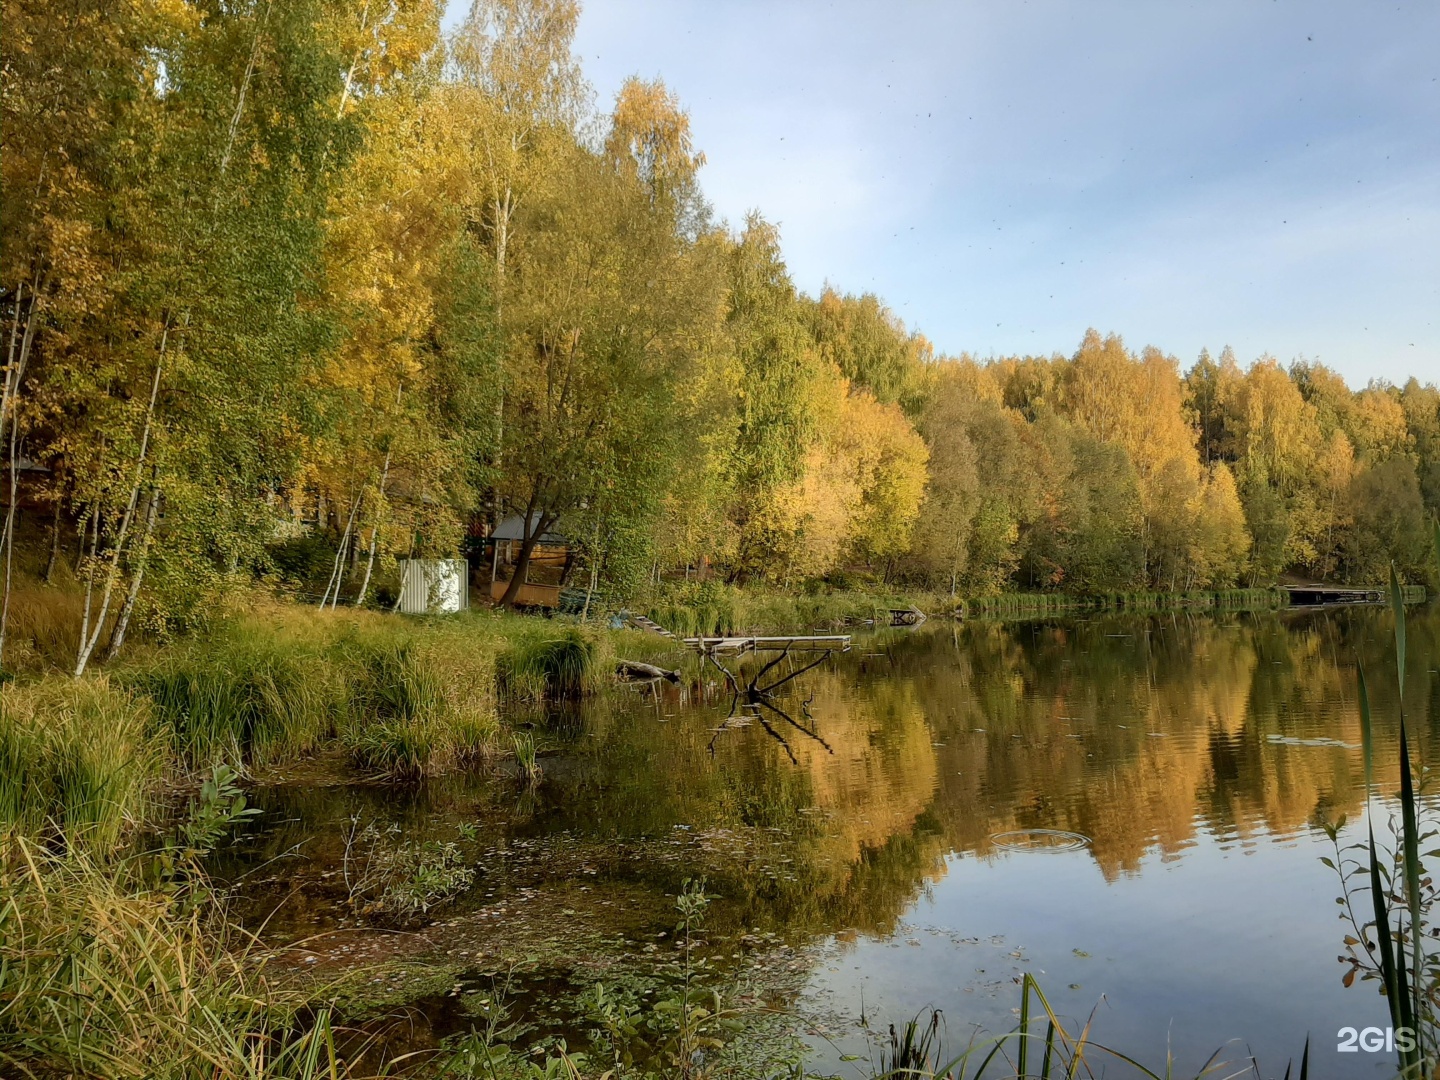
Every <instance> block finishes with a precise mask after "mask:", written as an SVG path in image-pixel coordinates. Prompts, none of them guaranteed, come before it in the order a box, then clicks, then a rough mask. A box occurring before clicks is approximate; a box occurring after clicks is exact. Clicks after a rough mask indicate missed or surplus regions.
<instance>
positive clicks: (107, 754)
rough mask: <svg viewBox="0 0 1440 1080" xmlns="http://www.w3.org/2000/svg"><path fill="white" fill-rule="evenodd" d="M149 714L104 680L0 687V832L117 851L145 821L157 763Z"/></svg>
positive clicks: (142, 702)
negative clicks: (127, 837) (127, 836)
mask: <svg viewBox="0 0 1440 1080" xmlns="http://www.w3.org/2000/svg"><path fill="white" fill-rule="evenodd" d="M150 715H151V710H150V706H149V702H148V701H146V700H145V699H144V698H141V697H137V696H136V695H134V694H133V693H130V692H128V691H126V690H124V689H122V688H119V687H117V686H115V685H113V684H112V683H111V682H110V681H109V680H108V679H105V678H95V679H85V680H71V679H64V680H59V679H44V680H40V681H37V682H32V683H23V684H17V683H10V684H7V685H6V686H4V687H3V688H0V836H6V837H9V838H11V839H14V838H20V837H29V838H31V839H43V840H44V841H45V842H47V843H49V844H53V845H56V846H59V847H71V848H79V849H82V850H85V851H90V852H102V853H103V852H108V851H111V850H114V849H115V848H116V847H118V846H119V844H120V843H121V842H122V840H123V839H124V837H125V836H126V835H127V834H128V833H129V832H130V831H131V830H132V829H133V828H134V827H135V826H136V825H138V824H139V823H141V822H142V821H143V820H144V817H145V810H146V804H147V797H148V792H149V790H150V788H151V786H152V784H153V782H154V781H155V779H156V778H157V777H158V775H159V772H160V769H161V766H162V758H161V755H160V753H159V752H158V750H159V748H158V747H157V746H156V745H155V742H154V739H153V737H152V736H150V735H149V733H148V730H147V729H148V728H149V726H150Z"/></svg>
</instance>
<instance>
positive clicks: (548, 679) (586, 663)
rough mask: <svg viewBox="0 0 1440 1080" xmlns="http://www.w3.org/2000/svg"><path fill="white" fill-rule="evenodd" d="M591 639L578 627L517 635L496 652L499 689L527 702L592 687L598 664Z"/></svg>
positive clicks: (570, 694)
mask: <svg viewBox="0 0 1440 1080" xmlns="http://www.w3.org/2000/svg"><path fill="white" fill-rule="evenodd" d="M596 653H597V649H596V645H595V641H594V639H593V638H591V637H590V636H589V635H587V634H586V633H585V631H583V630H581V629H580V628H579V627H574V626H572V627H567V628H565V629H563V630H560V631H559V632H558V633H557V632H555V631H554V630H552V629H550V628H544V629H543V630H542V632H541V633H536V634H530V635H526V636H523V637H520V638H519V639H518V640H516V641H515V642H514V643H513V644H511V646H510V647H509V648H508V649H506V650H505V651H504V652H503V653H501V654H500V657H499V662H498V666H497V675H498V681H499V685H500V687H501V689H502V690H503V691H504V692H505V693H506V694H508V695H510V696H511V697H514V698H519V699H522V700H530V701H541V700H546V699H550V700H554V699H557V698H573V697H579V696H580V695H581V694H584V693H586V692H588V691H591V690H593V689H595V688H596V686H597V684H598V681H599V676H600V667H599V665H597V664H596V659H597V656H596Z"/></svg>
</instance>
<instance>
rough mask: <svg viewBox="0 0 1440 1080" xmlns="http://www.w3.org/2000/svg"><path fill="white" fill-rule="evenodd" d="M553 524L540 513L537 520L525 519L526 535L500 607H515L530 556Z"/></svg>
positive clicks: (548, 516)
mask: <svg viewBox="0 0 1440 1080" xmlns="http://www.w3.org/2000/svg"><path fill="white" fill-rule="evenodd" d="M532 521H533V522H534V525H533V529H534V531H533V532H532V531H531V529H532V524H531V523H532ZM554 523H555V519H554V518H553V517H551V516H550V515H548V514H543V513H542V514H541V515H540V516H539V517H538V518H532V517H530V516H527V517H526V519H525V533H526V535H525V538H524V539H523V540H522V541H521V542H520V555H519V557H518V558H516V560H515V569H514V570H513V571H512V572H511V575H510V584H509V585H507V586H505V595H504V596H502V597H500V606H501V607H514V606H515V598H516V597H517V596H519V595H520V586H521V585H523V584H525V575H526V574H527V573H528V572H529V570H530V556H531V554H533V553H534V551H535V548H536V546H537V545H538V544H539V543H540V537H542V536H544V535H545V532H546V530H548V529H549V528H550V526H551V525H553V524H554Z"/></svg>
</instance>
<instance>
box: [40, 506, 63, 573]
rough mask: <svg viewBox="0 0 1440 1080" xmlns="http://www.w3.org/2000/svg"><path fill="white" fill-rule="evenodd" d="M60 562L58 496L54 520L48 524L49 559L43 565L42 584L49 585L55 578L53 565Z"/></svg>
mask: <svg viewBox="0 0 1440 1080" xmlns="http://www.w3.org/2000/svg"><path fill="white" fill-rule="evenodd" d="M59 561H60V495H59V493H58V492H57V493H56V495H55V519H54V521H52V522H51V523H50V559H49V561H47V562H46V563H45V575H44V576H43V577H42V578H41V579H40V581H41V583H42V584H45V585H49V584H50V582H51V580H52V579H53V578H54V576H55V564H56V563H57V562H59Z"/></svg>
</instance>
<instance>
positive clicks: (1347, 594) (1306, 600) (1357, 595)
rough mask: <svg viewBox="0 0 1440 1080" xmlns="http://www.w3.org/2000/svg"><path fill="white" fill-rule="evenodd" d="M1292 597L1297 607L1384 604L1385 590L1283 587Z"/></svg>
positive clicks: (1309, 586)
mask: <svg viewBox="0 0 1440 1080" xmlns="http://www.w3.org/2000/svg"><path fill="white" fill-rule="evenodd" d="M1281 588H1282V589H1284V590H1285V592H1286V593H1288V594H1289V596H1290V603H1291V604H1292V605H1294V606H1297V607H1309V606H1314V605H1318V604H1383V603H1384V602H1385V598H1386V597H1385V590H1384V589H1381V588H1374V589H1346V588H1341V587H1338V586H1334V585H1282V586H1281Z"/></svg>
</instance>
